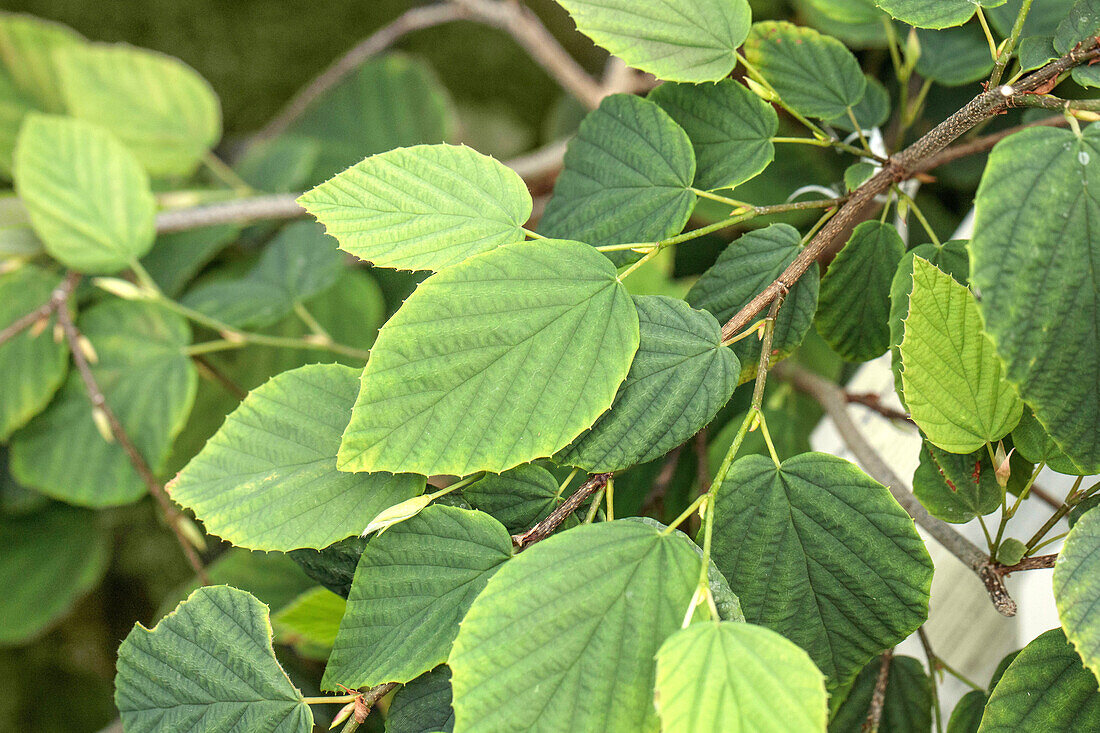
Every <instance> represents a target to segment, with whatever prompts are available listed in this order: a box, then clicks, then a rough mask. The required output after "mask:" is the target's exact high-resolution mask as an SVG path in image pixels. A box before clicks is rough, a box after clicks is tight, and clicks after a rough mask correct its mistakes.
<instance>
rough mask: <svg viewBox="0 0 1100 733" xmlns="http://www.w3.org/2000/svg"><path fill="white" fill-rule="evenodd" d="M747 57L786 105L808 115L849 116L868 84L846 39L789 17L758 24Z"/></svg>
mask: <svg viewBox="0 0 1100 733" xmlns="http://www.w3.org/2000/svg"><path fill="white" fill-rule="evenodd" d="M745 57H746V58H747V59H748V60H749V63H751V64H752V65H753V66H755V67H756V69H757V70H758V71H759V72H760V73H761V74H762V75H763V77H764V78H765V79H766V80H767V81H768V83H769V84H771V85H772V87H773V88H774V89H775V90H776V91H777V92H778V93H779V96H780V98H781V99H782V100H783V101H784V102H785V103H786V104H788V105H790V107H791V108H792V109H794V110H795V111H797V112H799V113H801V114H804V115H806V116H808V117H820V118H821V119H825V120H832V119H836V118H838V117H847V116H848V109H849V108H854V107H855V106H856V105H857V104H859V102H860V100H862V99H863V94H864V92H865V91H866V88H867V79H866V78H865V77H864V76H863V71H862V70H861V69H860V68H859V62H858V61H856V57H855V56H853V55H852V52H851V51H849V50H848V49H847V48H845V46H844V44H843V43H841V42H840V41H838V40H836V39H835V38H832V37H830V36H824V35H822V34H820V33H818V32H817V31H815V30H813V29H812V28H804V27H800V26H796V25H793V24H792V23H788V22H786V21H766V22H762V23H755V24H753V27H752V32H751V33H750V34H749V39H748V41H746V42H745Z"/></svg>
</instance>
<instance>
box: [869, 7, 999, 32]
mask: <svg viewBox="0 0 1100 733" xmlns="http://www.w3.org/2000/svg"><path fill="white" fill-rule="evenodd" d="M1004 4H1005V0H875V5H878V6H879V7H880V8H882V9H883V10H885V11H886V12H887V13H889V14H890V15H891V16H892V17H893V18H895V19H897V20H900V21H902V22H903V23H908V24H909V25H915V26H917V27H918V28H949V27H951V26H956V25H962V24H963V23H965V22H966V21H968V20H970V19H971V18H973V17H974V13H975V12H977V10H978V6H982V7H986V8H990V7H995V6H997V5H1004Z"/></svg>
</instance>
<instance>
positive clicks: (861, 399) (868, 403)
mask: <svg viewBox="0 0 1100 733" xmlns="http://www.w3.org/2000/svg"><path fill="white" fill-rule="evenodd" d="M844 400H845V401H846V402H847V403H848V404H850V405H851V404H856V405H863V406H864V407H866V408H868V409H870V410H874V411H875V412H877V413H878V414H880V415H882V416H883V417H885V418H886V419H888V420H897V421H898V422H905V423H909V424H910V425H912V424H913V419H912V418H911V417H909V415H908V413H906V412H903V411H901V410H895V409H894V408H893V407H888V406H886V405H884V404H882V400H881V399H880V398H879V396H878V395H877V394H875V393H874V392H867V393H863V394H854V393H852V392H845V393H844Z"/></svg>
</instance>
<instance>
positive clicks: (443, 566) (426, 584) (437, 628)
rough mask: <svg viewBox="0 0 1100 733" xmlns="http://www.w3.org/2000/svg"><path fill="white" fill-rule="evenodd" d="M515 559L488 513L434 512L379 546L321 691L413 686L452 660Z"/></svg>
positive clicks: (352, 599) (359, 575) (356, 587)
mask: <svg viewBox="0 0 1100 733" xmlns="http://www.w3.org/2000/svg"><path fill="white" fill-rule="evenodd" d="M511 556H512V538H511V537H510V536H509V535H508V531H507V530H506V529H505V528H504V526H503V525H501V524H500V522H498V521H496V520H495V519H493V518H492V517H490V516H489V515H488V514H484V513H482V512H473V511H468V510H465V509H458V508H456V507H450V506H441V505H433V506H429V507H427V508H426V509H424V510H423V511H422V512H420V513H419V514H418V515H416V516H415V517H413V518H412V519H409V520H407V521H405V522H401V523H400V524H397V525H395V526H393V527H392V528H391V529H389V530H388V531H386V533H385V534H382V535H380V536H378V537H375V538H374V539H372V540H371V541H370V542H369V543H368V544H367V548H366V549H365V550H364V551H363V556H362V557H361V558H360V559H359V566H358V567H357V568H356V570H355V580H354V581H353V582H352V585H351V594H350V595H349V596H348V607H347V611H346V613H345V614H344V619H343V620H342V621H341V622H340V633H339V634H338V635H337V637H336V644H335V646H334V647H333V650H332V656H331V657H330V658H329V661H328V666H327V667H325V677H324V679H323V680H322V681H321V686H322V687H323V688H324V689H327V690H334V689H338V685H345V686H347V687H351V688H356V687H364V686H368V685H380V684H382V683H385V682H408V681H409V680H412V679H414V678H415V677H417V676H418V675H421V674H423V673H424V672H427V671H428V670H430V669H432V668H434V667H436V666H438V665H440V664H442V663H443V662H445V661H447V656H448V654H449V653H450V651H451V643H452V642H453V641H454V638H455V635H456V634H458V629H459V622H461V621H462V618H463V617H464V616H465V615H466V611H467V609H469V608H470V604H471V603H473V601H474V598H475V597H477V595H478V593H480V592H481V589H482V588H484V587H485V583H486V582H487V581H488V580H489V578H490V577H491V576H492V575H493V574H494V573H495V572H497V569H498V568H500V566H501V565H502V564H503V563H504V562H505V561H506V560H508V559H509V558H510V557H511Z"/></svg>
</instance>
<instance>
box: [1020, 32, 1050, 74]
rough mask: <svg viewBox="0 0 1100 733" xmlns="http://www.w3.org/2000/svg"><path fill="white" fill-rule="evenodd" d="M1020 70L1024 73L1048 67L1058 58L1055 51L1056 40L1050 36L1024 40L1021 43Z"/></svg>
mask: <svg viewBox="0 0 1100 733" xmlns="http://www.w3.org/2000/svg"><path fill="white" fill-rule="evenodd" d="M1018 55H1019V57H1020V68H1021V69H1022V70H1024V71H1031V70H1033V69H1038V68H1039V67H1040V66H1046V65H1047V64H1049V63H1050V62H1051V61H1054V60H1055V59H1057V58H1058V56H1059V54H1058V52H1057V51H1055V50H1054V39H1053V38H1051V37H1050V36H1041V37H1031V38H1024V39H1023V40H1021V41H1020V50H1019V53H1018Z"/></svg>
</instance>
